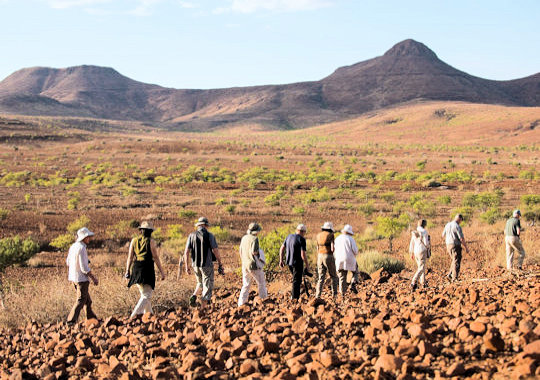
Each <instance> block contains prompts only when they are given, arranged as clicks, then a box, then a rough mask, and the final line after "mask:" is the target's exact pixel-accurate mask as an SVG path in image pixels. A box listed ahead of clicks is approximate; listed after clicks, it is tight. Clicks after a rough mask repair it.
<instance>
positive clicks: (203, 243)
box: [191, 228, 216, 267]
mask: <svg viewBox="0 0 540 380" xmlns="http://www.w3.org/2000/svg"><path fill="white" fill-rule="evenodd" d="M209 249H210V250H212V246H211V245H210V233H209V232H208V231H207V230H206V228H201V229H199V230H197V231H196V232H195V233H194V234H192V239H191V260H192V261H193V263H195V266H196V267H204V266H206V252H208V250H209ZM212 261H216V256H215V255H214V252H212Z"/></svg>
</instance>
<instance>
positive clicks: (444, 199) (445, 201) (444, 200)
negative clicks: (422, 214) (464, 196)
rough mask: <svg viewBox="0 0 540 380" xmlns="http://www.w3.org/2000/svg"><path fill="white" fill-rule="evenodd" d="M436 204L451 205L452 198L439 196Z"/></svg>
mask: <svg viewBox="0 0 540 380" xmlns="http://www.w3.org/2000/svg"><path fill="white" fill-rule="evenodd" d="M437 202H439V203H440V204H442V205H449V204H450V203H452V198H450V195H441V196H440V197H438V198H437Z"/></svg>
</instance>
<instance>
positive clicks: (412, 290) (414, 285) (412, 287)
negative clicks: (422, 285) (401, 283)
mask: <svg viewBox="0 0 540 380" xmlns="http://www.w3.org/2000/svg"><path fill="white" fill-rule="evenodd" d="M416 287H417V286H416V284H411V292H414V291H415V290H416Z"/></svg>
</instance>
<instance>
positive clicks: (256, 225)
mask: <svg viewBox="0 0 540 380" xmlns="http://www.w3.org/2000/svg"><path fill="white" fill-rule="evenodd" d="M260 230H262V228H261V226H260V225H259V223H250V224H249V227H248V232H258V231H260Z"/></svg>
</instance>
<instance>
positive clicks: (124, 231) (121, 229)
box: [106, 219, 139, 240]
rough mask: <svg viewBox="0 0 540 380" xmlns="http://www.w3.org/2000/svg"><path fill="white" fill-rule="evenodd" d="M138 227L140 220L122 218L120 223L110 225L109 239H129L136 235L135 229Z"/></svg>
mask: <svg viewBox="0 0 540 380" xmlns="http://www.w3.org/2000/svg"><path fill="white" fill-rule="evenodd" d="M137 227H139V222H137V221H136V220H135V219H131V220H121V221H119V222H118V223H116V224H114V225H112V226H109V227H108V228H107V231H106V233H107V236H108V237H109V239H114V240H118V239H128V238H130V237H131V236H132V235H134V233H135V231H134V229H135V228H137Z"/></svg>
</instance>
